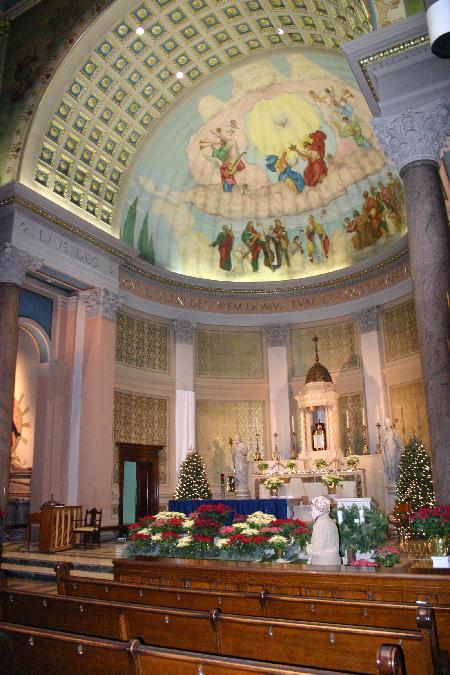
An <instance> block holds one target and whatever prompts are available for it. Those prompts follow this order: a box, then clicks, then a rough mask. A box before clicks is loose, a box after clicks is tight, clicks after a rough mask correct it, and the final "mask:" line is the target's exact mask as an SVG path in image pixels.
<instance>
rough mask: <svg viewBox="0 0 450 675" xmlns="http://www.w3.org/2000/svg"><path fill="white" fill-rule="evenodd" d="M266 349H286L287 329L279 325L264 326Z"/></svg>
mask: <svg viewBox="0 0 450 675" xmlns="http://www.w3.org/2000/svg"><path fill="white" fill-rule="evenodd" d="M264 331H265V334H266V338H267V345H268V347H286V345H287V339H288V334H289V327H288V326H286V325H281V324H274V325H271V326H264Z"/></svg>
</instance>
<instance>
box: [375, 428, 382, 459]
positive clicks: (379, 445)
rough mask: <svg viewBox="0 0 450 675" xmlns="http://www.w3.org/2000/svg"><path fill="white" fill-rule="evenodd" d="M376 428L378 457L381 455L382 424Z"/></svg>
mask: <svg viewBox="0 0 450 675" xmlns="http://www.w3.org/2000/svg"><path fill="white" fill-rule="evenodd" d="M376 427H377V455H381V433H380V429H381V424H380V423H379V422H377V424H376Z"/></svg>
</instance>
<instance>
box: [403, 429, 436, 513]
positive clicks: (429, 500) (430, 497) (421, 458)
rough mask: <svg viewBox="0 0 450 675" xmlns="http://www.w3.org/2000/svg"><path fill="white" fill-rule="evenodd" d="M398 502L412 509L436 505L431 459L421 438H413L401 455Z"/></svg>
mask: <svg viewBox="0 0 450 675" xmlns="http://www.w3.org/2000/svg"><path fill="white" fill-rule="evenodd" d="M396 502H397V504H409V505H410V506H411V510H412V511H417V509H420V508H421V507H422V506H425V507H430V506H434V504H435V502H436V498H435V495H434V487H433V478H432V474H431V460H430V457H429V455H428V453H427V451H426V449H425V446H424V444H423V443H422V441H421V440H419V439H418V438H416V437H415V436H414V438H411V440H410V441H409V442H408V443H407V444H406V445H405V448H404V450H403V452H402V454H401V457H400V465H399V476H398V481H397V489H396Z"/></svg>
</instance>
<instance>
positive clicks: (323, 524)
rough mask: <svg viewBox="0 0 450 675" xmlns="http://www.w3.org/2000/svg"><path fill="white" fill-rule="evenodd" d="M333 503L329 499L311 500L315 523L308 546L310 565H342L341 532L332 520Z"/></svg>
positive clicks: (317, 498) (316, 498)
mask: <svg viewBox="0 0 450 675" xmlns="http://www.w3.org/2000/svg"><path fill="white" fill-rule="evenodd" d="M330 506H331V502H330V500H329V499H328V498H327V497H314V498H313V499H312V500H311V516H312V519H313V521H314V525H313V531H312V536H311V543H310V544H308V545H307V547H306V552H307V553H308V565H341V563H342V559H341V556H340V555H339V531H338V528H337V525H336V523H335V521H334V520H333V519H332V518H330Z"/></svg>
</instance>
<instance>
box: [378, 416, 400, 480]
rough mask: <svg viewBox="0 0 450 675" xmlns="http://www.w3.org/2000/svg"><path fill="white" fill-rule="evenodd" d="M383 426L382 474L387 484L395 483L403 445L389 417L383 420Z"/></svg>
mask: <svg viewBox="0 0 450 675" xmlns="http://www.w3.org/2000/svg"><path fill="white" fill-rule="evenodd" d="M383 426H384V429H383V436H382V439H381V454H382V456H383V464H384V474H385V476H386V481H387V482H388V483H396V482H397V480H398V467H399V464H400V455H401V454H402V452H403V443H402V440H401V438H400V436H399V435H398V434H397V432H396V431H395V429H394V425H393V423H392V421H391V420H390V419H389V417H386V418H385V420H384V425H383Z"/></svg>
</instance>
